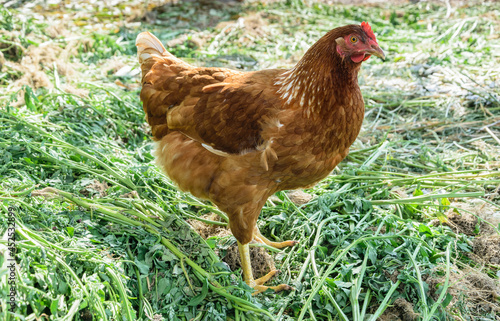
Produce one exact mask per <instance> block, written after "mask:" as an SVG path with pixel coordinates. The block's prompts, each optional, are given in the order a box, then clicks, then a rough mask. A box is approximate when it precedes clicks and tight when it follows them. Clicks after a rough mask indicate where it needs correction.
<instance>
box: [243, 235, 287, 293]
mask: <svg viewBox="0 0 500 321" xmlns="http://www.w3.org/2000/svg"><path fill="white" fill-rule="evenodd" d="M238 250H239V252H240V257H241V269H242V270H243V279H244V280H245V282H246V284H247V285H248V286H249V287H251V288H253V289H254V290H255V292H254V293H252V295H256V294H259V293H262V292H264V291H266V290H267V289H271V290H274V291H275V292H280V291H285V290H292V289H293V288H292V287H291V286H289V285H287V284H280V285H277V286H266V285H263V284H264V283H266V282H267V281H269V280H270V279H271V278H272V277H273V276H274V275H276V274H277V273H278V272H279V271H278V270H272V271H271V272H269V273H267V274H266V275H264V276H263V277H261V278H259V279H257V280H255V279H254V278H253V274H252V266H251V263H250V250H249V246H248V243H247V244H241V243H240V242H239V241H238Z"/></svg>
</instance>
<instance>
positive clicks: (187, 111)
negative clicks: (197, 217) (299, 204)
mask: <svg viewBox="0 0 500 321" xmlns="http://www.w3.org/2000/svg"><path fill="white" fill-rule="evenodd" d="M351 32H363V30H362V29H361V27H360V26H354V25H351V26H346V27H341V28H336V29H334V30H332V31H330V32H329V33H328V34H326V35H325V36H324V37H323V38H321V39H320V40H319V41H318V42H317V43H316V44H314V45H313V46H312V47H311V48H310V49H309V50H308V51H307V52H306V54H305V55H304V57H303V58H302V59H301V60H300V61H299V63H298V64H297V65H296V66H295V67H294V68H292V69H290V70H277V69H273V70H261V71H255V72H240V71H234V70H229V69H224V68H199V67H193V66H190V65H188V64H187V63H185V62H183V61H181V60H180V59H178V58H175V57H174V56H172V55H171V54H169V53H168V52H167V51H166V50H164V47H163V46H162V45H161V43H159V41H158V40H157V39H156V38H155V37H154V36H152V35H150V34H145V35H143V34H141V35H139V37H138V40H137V48H138V56H139V60H140V62H141V68H142V73H143V78H142V85H143V88H142V91H141V100H142V101H143V108H144V111H145V112H146V119H147V121H148V123H149V124H150V125H151V127H152V132H153V137H154V139H155V140H157V141H158V146H157V149H156V154H155V155H156V157H157V161H158V164H159V166H161V167H162V168H163V170H164V171H165V172H166V174H167V175H168V176H169V177H170V178H171V179H172V180H173V181H174V182H175V183H176V184H177V185H178V186H179V187H180V188H181V189H182V190H185V191H189V192H191V193H192V194H193V195H195V196H197V197H200V198H205V199H209V200H211V201H213V202H214V203H215V204H216V205H217V206H218V207H219V208H220V209H221V210H222V211H224V212H226V213H227V214H228V217H229V219H230V227H231V230H232V232H233V234H234V236H235V237H236V238H237V239H238V240H239V241H240V243H242V244H246V243H248V242H249V241H250V240H251V239H252V235H253V230H254V227H255V223H256V220H257V217H258V215H259V213H260V210H261V208H262V206H263V205H264V203H265V202H266V200H267V198H268V197H269V196H270V195H272V194H274V193H275V192H277V191H279V190H284V189H296V188H303V187H306V186H311V185H313V184H315V183H316V182H318V181H319V180H321V179H323V178H324V177H326V176H327V175H328V174H329V173H330V172H331V171H332V170H333V168H334V167H335V166H337V164H338V163H339V162H340V161H341V160H342V159H343V158H344V157H345V156H346V155H347V153H348V151H349V146H350V145H351V144H352V143H353V142H354V140H355V139H356V136H357V135H358V133H359V130H360V128H361V122H362V120H363V115H364V103H363V98H362V96H361V92H360V90H359V87H358V84H357V73H358V71H359V68H360V64H359V63H354V62H352V61H350V60H349V59H343V58H342V57H340V56H339V55H338V54H337V52H336V46H337V44H336V42H335V39H337V38H339V37H342V36H345V35H347V34H349V33H351ZM155 39H156V40H155Z"/></svg>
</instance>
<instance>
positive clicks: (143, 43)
mask: <svg viewBox="0 0 500 321" xmlns="http://www.w3.org/2000/svg"><path fill="white" fill-rule="evenodd" d="M135 46H136V47H137V57H138V58H139V63H140V64H141V69H142V75H143V76H144V75H145V74H146V73H147V72H148V71H149V70H150V69H151V67H152V66H153V65H154V64H155V63H156V62H158V61H161V62H162V63H164V64H167V65H170V64H173V63H181V64H183V62H182V60H180V59H178V58H177V57H175V56H174V55H172V54H171V53H170V52H168V51H167V49H165V47H164V46H163V44H162V43H161V41H160V40H159V39H158V38H156V37H155V36H154V35H153V34H152V33H151V32H148V31H146V32H141V33H140V34H139V35H138V36H137V39H136V40H135Z"/></svg>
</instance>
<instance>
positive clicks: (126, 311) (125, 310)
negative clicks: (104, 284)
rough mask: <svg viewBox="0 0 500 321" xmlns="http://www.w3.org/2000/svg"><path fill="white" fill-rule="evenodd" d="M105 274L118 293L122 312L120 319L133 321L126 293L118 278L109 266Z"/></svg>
mask: <svg viewBox="0 0 500 321" xmlns="http://www.w3.org/2000/svg"><path fill="white" fill-rule="evenodd" d="M106 273H107V274H108V275H109V276H110V278H111V279H112V280H113V281H114V283H115V286H116V288H117V290H118V293H119V295H120V301H121V306H122V310H121V315H122V318H126V319H127V320H129V321H134V320H135V318H134V317H133V316H132V315H133V313H132V310H131V309H130V301H129V300H128V296H127V293H126V292H127V291H126V290H125V287H124V286H123V283H122V282H121V280H120V279H119V278H118V276H117V275H116V273H115V271H113V269H111V268H110V267H109V266H107V267H106Z"/></svg>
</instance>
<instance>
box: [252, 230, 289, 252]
mask: <svg viewBox="0 0 500 321" xmlns="http://www.w3.org/2000/svg"><path fill="white" fill-rule="evenodd" d="M253 239H254V240H255V241H256V242H258V243H261V244H267V245H269V246H272V247H274V248H277V249H282V248H284V247H287V246H294V245H295V244H297V243H299V242H297V241H284V242H273V241H270V240H269V239H267V238H266V237H265V236H264V235H262V234H260V231H259V228H258V227H257V226H255V229H254V230H253Z"/></svg>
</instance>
